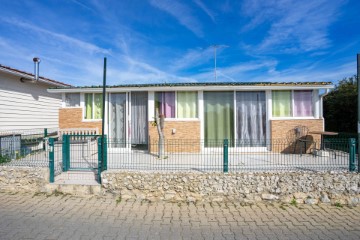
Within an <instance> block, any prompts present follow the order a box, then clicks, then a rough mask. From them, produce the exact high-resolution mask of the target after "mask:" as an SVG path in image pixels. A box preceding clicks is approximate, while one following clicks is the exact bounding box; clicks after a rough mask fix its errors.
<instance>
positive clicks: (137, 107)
mask: <svg viewBox="0 0 360 240" xmlns="http://www.w3.org/2000/svg"><path fill="white" fill-rule="evenodd" d="M147 102H148V93H147V92H131V136H130V138H131V145H132V149H138V150H140V149H142V150H146V149H147V143H148V117H147V105H148V104H147Z"/></svg>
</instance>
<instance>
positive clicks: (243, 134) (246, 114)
mask: <svg viewBox="0 0 360 240" xmlns="http://www.w3.org/2000/svg"><path fill="white" fill-rule="evenodd" d="M236 110H237V112H236V114H237V140H238V141H237V143H238V144H237V145H238V146H254V147H256V146H263V145H264V144H265V140H266V139H265V136H266V102H265V92H260V91H259V92H236Z"/></svg>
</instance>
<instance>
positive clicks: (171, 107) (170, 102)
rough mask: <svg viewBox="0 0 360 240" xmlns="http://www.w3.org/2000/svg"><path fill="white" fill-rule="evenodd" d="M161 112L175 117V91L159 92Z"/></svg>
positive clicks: (168, 116) (167, 116) (166, 115)
mask: <svg viewBox="0 0 360 240" xmlns="http://www.w3.org/2000/svg"><path fill="white" fill-rule="evenodd" d="M156 94H157V99H156V100H157V101H158V104H159V105H158V106H159V113H160V114H164V115H165V118H175V92H158V93H156Z"/></svg>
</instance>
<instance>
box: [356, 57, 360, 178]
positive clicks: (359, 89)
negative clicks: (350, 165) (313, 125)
mask: <svg viewBox="0 0 360 240" xmlns="http://www.w3.org/2000/svg"><path fill="white" fill-rule="evenodd" d="M357 94H358V99H357V100H358V101H357V112H358V127H357V128H358V172H360V53H358V54H357Z"/></svg>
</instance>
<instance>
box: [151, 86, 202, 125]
mask: <svg viewBox="0 0 360 240" xmlns="http://www.w3.org/2000/svg"><path fill="white" fill-rule="evenodd" d="M165 92H174V93H175V101H174V102H175V103H174V104H175V117H173V118H168V117H167V118H165V120H166V121H179V120H181V121H198V120H199V119H200V116H199V115H200V114H199V104H200V103H199V91H197V90H194V91H186V90H179V91H154V116H156V101H157V100H156V94H157V93H165ZM178 92H193V93H196V117H194V118H180V117H178V113H177V110H178V109H177V108H178V106H177V104H178V99H177V97H178Z"/></svg>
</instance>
